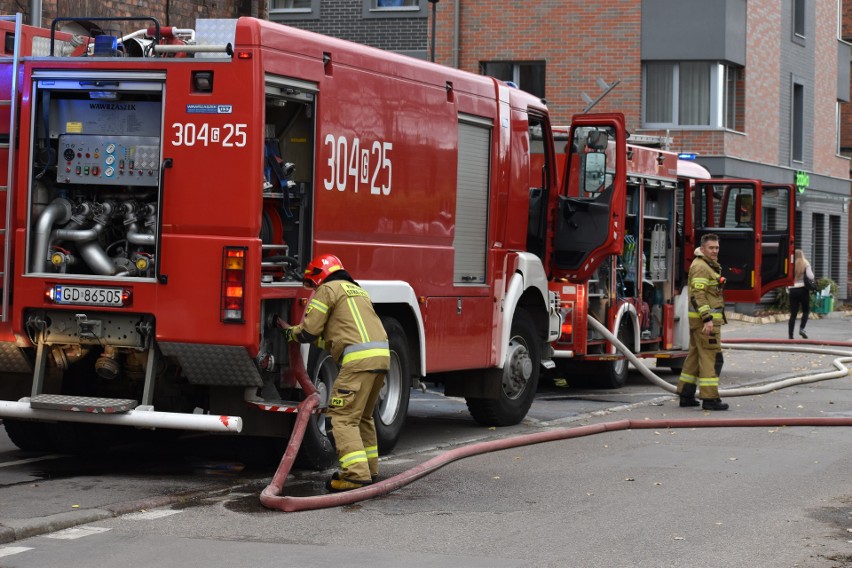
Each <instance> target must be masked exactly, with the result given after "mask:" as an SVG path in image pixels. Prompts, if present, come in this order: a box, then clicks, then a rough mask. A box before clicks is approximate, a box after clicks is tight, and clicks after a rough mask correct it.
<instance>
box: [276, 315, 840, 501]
mask: <svg viewBox="0 0 852 568" xmlns="http://www.w3.org/2000/svg"><path fill="white" fill-rule="evenodd" d="M589 323H590V324H591V325H592V327H594V328H595V329H596V330H597V331H598V332H600V333H601V334H602V335H603V336H604V337H605V338H606V339H607V340H608V341H610V342H611V343H612V344H613V345H615V347H616V348H617V349H618V350H619V351H621V352H622V353H623V354H624V355H625V356H626V357H627V359H628V360H629V361H630V362H631V363H633V365H634V366H635V367H636V368H637V370H639V372H640V373H642V375H643V376H644V377H645V378H647V379H648V380H649V381H651V383H653V384H654V385H657V386H659V387H661V388H663V389H665V390H666V391H668V392H672V393H674V392H675V391H676V387H674V386H673V385H671V384H669V383H668V382H666V381H665V380H663V379H661V378H660V377H658V376H657V375H655V374H654V373H652V372H651V371H650V370H649V369H648V368H647V367H646V366H645V364H644V363H643V362H642V360H640V359H639V358H638V357H636V356H635V355H633V353H632V352H630V350H629V349H628V348H627V347H626V346H625V345H624V344H623V343H621V342H620V341H618V339H617V338H616V337H615V336H614V335H613V334H612V333H610V332H609V330H608V329H606V327H604V326H603V325H602V324H601V323H599V322H598V321H597V320H595V319H594V318H591V317H590V318H589ZM740 341H744V340H734V342H731V341H729V342H727V343H723V344H722V347H724V348H727V349H746V350H761V351H777V347H775V348H773V347H771V346H770V345H769V343H770V341H769V340H751V341H749V342H742V343H741V342H740ZM772 343H776V344H778V343H783V344H785V348H784V350H785V351H786V352H797V353H817V354H822V355H839V356H840V357H838V358H837V359H835V360H834V361H833V362H832V364H833V365H834V367H836V368H837V370H836V371H828V372H823V373H816V374H811V375H805V376H800V377H791V378H788V379H784V380H780V381H776V382H773V383H768V384H765V385H759V386H755V387H741V388H733V389H722V390H720V391H719V394H720V395H721V396H747V395H756V394H764V393H768V392H771V391H774V390H778V389H781V388H786V387H790V386H795V385H800V384H807V383H813V382H817V381H823V380H827V379H836V378H840V377H845V376H848V375H849V370H848V368H847V367H846V365H845V364H846V363H848V362H850V361H852V352H850V351H843V350H840V349H831V348H816V347H798V346H797V347H792V346H786V345H789V344H801V343H802V342H800V341H795V342H793V341H789V340H787V341H783V340H782V341H773V342H772ZM808 344H810V345H827V346H829V347H849V348H852V343H844V342H828V343H826V342H817V341H809V342H808ZM290 361H291V362H292V365H291V367H292V372H293V373H294V374H295V378H296V380H297V381H298V383H299V384H300V385H301V387H302V389H304V391H305V394H306V398H305V400H304V401H302V402H301V403H300V404H299V409H298V414H297V418H296V424H295V426H294V427H293V433H292V435H291V437H290V443H289V445H288V446H287V450H286V451H285V452H284V456H283V457H282V458H281V463H280V464H279V466H278V469H277V470H276V472H275V475H274V476H273V478H272V481H271V483H270V484H269V485H268V486H267V487H266V488H265V489H264V490H263V492H262V493H261V495H260V502H261V503H262V504H263V506H264V507H267V508H269V509H278V510H281V511H285V512H295V511H306V510H313V509H323V508H328V507H338V506H341V505H351V504H353V503H357V502H359V501H365V500H367V499H372V498H373V497H378V496H380V495H385V494H387V493H390V492H391V491H394V490H396V489H399V488H401V487H404V486H406V485H408V484H409V483H412V482H413V481H416V480H418V479H420V478H421V477H425V476H426V475H429V474H430V473H432V472H434V471H436V470H438V469H440V468H442V467H444V466H445V465H447V464H449V463H452V462H454V461H456V460H460V459H463V458H467V457H471V456H476V455H481V454H485V453H489V452H496V451H499V450H507V449H510V448H517V447H519V446H528V445H532V444H541V443H543V442H553V441H557V440H568V439H572V438H581V437H585V436H591V435H593V434H601V433H603V432H617V431H620V430H640V429H667V428H755V427H759V428H766V427H784V426H852V418H850V417H824V416H820V417H786V418H781V417H774V418H716V417H714V418H699V419H658V420H616V421H612V422H604V423H600V424H589V425H586V426H578V427H572V428H555V429H553V430H548V431H544V432H537V433H534V434H525V435H520V436H512V437H509V438H503V439H499V440H489V441H485V442H477V443H473V444H469V445H466V446H461V447H458V448H455V449H453V450H449V451H447V452H444V453H442V454H440V455H438V456H435V457H434V458H432V459H430V460H427V461H425V462H423V463H421V464H419V465H417V466H415V467H413V468H411V469H409V470H406V471H404V472H402V473H399V474H397V475H395V476H393V477H390V478H388V479H385V480H382V481H379V482H377V483H373V484H372V485H368V486H366V487H362V488H360V489H354V490H352V491H346V492H343V493H331V494H326V495H316V496H311V497H292V496H286V495H281V492H282V490H283V487H284V482H285V481H286V479H287V475H288V474H289V472H290V469H291V468H292V466H293V462H294V461H295V459H296V454H297V453H298V451H299V446H300V445H301V443H302V438H303V437H304V435H305V427H306V426H307V421H308V419H309V418H310V415H311V412H312V411H313V409H314V408H316V407H317V406H318V405H319V403H320V400H319V394H318V393H317V391H316V388H315V387H314V385H313V383H311V381H310V378H309V377H308V375H307V372H306V371H305V367H304V363H303V361H302V356H301V352H300V350H299V348H298V345H297V344H295V343H291V346H290Z"/></svg>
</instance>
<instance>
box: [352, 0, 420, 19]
mask: <svg viewBox="0 0 852 568" xmlns="http://www.w3.org/2000/svg"><path fill="white" fill-rule="evenodd" d="M427 5H428V1H427V0H364V7H363V16H364V18H418V17H422V18H425V17H427V16H428V12H427V11H426V6H427Z"/></svg>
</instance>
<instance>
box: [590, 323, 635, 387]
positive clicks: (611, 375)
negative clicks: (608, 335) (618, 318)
mask: <svg viewBox="0 0 852 568" xmlns="http://www.w3.org/2000/svg"><path fill="white" fill-rule="evenodd" d="M616 337H618V340H619V341H620V342H622V343H623V344H624V345H626V346H627V347H628V348H630V347H631V346H632V345H633V333H632V332H631V331H630V329H629V328H628V327H627V326H626V325H625V324H621V326H620V327H619V328H618V335H617V336H616ZM619 353H620V352H619ZM629 368H630V365H629V363H628V361H627V359H624V358H622V359H617V360H615V361H603V362H600V363H595V364H594V366H593V369H594V370H593V371H592V373H593V374H594V375H593V376H594V379H593V380H594V382H595V384H596V385H597V386H598V387H599V388H602V389H619V388H621V387H623V386H624V385H625V384H627V374H628V371H629Z"/></svg>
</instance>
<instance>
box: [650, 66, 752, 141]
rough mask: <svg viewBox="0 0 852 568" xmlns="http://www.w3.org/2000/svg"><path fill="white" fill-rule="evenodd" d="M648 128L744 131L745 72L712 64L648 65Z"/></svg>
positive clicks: (740, 69) (736, 68) (738, 68)
mask: <svg viewBox="0 0 852 568" xmlns="http://www.w3.org/2000/svg"><path fill="white" fill-rule="evenodd" d="M643 81H644V97H645V102H644V107H643V112H644V121H643V122H644V125H645V126H646V127H648V128H669V127H674V126H694V127H708V128H730V129H732V130H741V129H742V128H743V127H744V115H745V71H744V70H743V69H742V68H741V67H734V66H728V65H724V64H722V63H717V62H711V61H684V62H679V63H671V62H656V61H655V62H646V63H645V65H644V73H643Z"/></svg>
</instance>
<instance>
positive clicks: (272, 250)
mask: <svg viewBox="0 0 852 568" xmlns="http://www.w3.org/2000/svg"><path fill="white" fill-rule="evenodd" d="M265 91H266V92H265V94H266V104H265V110H266V118H265V130H266V132H265V135H264V185H263V217H262V224H261V234H260V239H261V243H262V247H263V262H262V270H263V272H262V278H261V281H262V283H263V284H264V285H274V284H281V283H290V284H292V283H294V282H295V283H299V284H301V282H302V272H303V269H304V268H305V266H306V265H307V263H308V261H310V259H311V237H312V229H311V227H312V217H313V211H312V205H313V190H314V184H313V171H314V163H313V152H314V148H315V144H314V132H315V130H314V129H315V124H314V121H315V116H316V111H315V100H316V96H315V93H316V87H315V86H313V85H311V84H308V83H302V82H299V83H297V82H294V81H292V80H285V79H283V78H278V77H275V76H271V75H269V76H267V78H266V88H265Z"/></svg>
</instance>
